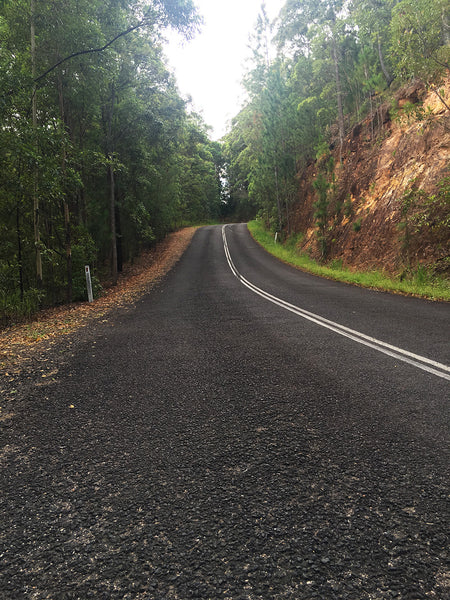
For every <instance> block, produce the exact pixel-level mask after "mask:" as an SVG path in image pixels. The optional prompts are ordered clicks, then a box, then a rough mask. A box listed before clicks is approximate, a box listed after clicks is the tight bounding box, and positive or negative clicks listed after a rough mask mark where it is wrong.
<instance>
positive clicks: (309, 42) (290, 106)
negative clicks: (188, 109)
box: [224, 0, 450, 241]
mask: <svg viewBox="0 0 450 600" xmlns="http://www.w3.org/2000/svg"><path fill="white" fill-rule="evenodd" d="M271 41H273V42H274V43H275V44H276V46H277V50H278V51H277V53H276V55H275V56H273V53H272V54H271V52H270V49H271V48H270V42H271ZM252 51H253V60H252V67H251V68H250V69H249V71H248V73H247V76H246V79H245V86H246V89H247V93H248V101H247V103H246V104H245V106H244V107H243V108H242V110H241V111H240V113H239V114H238V115H237V116H236V117H235V118H234V120H233V123H232V127H231V131H230V132H229V133H228V134H227V136H226V138H225V140H224V152H225V156H226V162H227V172H228V179H229V186H230V200H229V202H230V205H231V206H233V208H234V210H235V211H236V214H237V215H238V216H239V218H241V219H248V218H252V217H253V216H254V215H255V214H256V213H258V214H259V215H260V216H261V217H262V218H263V219H264V221H265V223H266V224H267V226H268V227H269V228H271V229H272V230H273V231H281V230H282V229H286V230H287V231H288V232H289V231H290V213H291V208H292V206H293V204H294V201H295V200H296V197H297V185H298V184H297V179H296V176H297V175H298V173H299V171H301V170H302V169H303V168H304V167H305V166H306V165H307V164H309V163H310V161H315V160H317V161H319V162H320V164H321V165H322V171H323V174H322V176H321V177H320V178H319V179H318V181H317V182H316V184H315V186H316V192H317V197H318V201H317V204H316V207H315V210H316V213H315V220H316V224H317V226H318V230H319V234H318V235H319V237H320V235H321V234H320V231H321V228H322V230H323V228H324V227H325V225H326V215H325V212H324V211H325V209H326V203H327V189H328V188H329V187H330V186H333V185H334V183H333V181H332V172H333V165H332V164H330V162H329V161H330V160H332V156H331V152H330V150H331V149H338V150H339V149H342V146H343V142H344V138H345V136H346V135H347V134H348V132H349V131H350V130H351V129H352V127H353V126H354V125H355V124H356V123H358V122H360V121H361V120H362V119H363V118H365V117H366V116H368V115H370V114H372V115H375V114H376V112H377V109H378V108H379V107H380V106H381V104H382V102H386V101H387V100H388V99H389V97H390V96H391V97H392V92H393V90H395V89H396V88H398V87H399V86H401V85H403V84H405V83H406V82H408V81H410V80H412V79H420V80H422V81H423V83H424V84H425V85H426V86H428V87H429V88H430V89H431V90H434V92H435V93H436V95H437V96H438V97H439V98H440V101H441V102H442V105H443V107H444V106H445V107H446V108H449V107H448V106H447V104H446V101H445V98H444V97H443V96H442V94H440V87H439V84H440V82H441V81H442V80H443V78H444V77H448V76H449V74H450V4H449V3H448V0H286V2H285V4H284V6H283V8H282V10H281V11H280V14H279V16H278V18H277V19H276V20H275V21H274V22H270V21H269V19H268V17H267V13H266V10H265V7H264V3H263V5H262V9H261V13H260V16H259V19H258V23H257V27H256V29H255V33H254V36H253V39H252ZM338 155H339V152H338ZM326 188H327V189H326ZM319 241H320V240H319Z"/></svg>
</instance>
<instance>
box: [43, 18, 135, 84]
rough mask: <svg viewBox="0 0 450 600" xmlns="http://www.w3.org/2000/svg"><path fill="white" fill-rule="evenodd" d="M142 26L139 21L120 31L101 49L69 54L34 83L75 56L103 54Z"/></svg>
mask: <svg viewBox="0 0 450 600" xmlns="http://www.w3.org/2000/svg"><path fill="white" fill-rule="evenodd" d="M144 24H145V21H141V22H140V23H139V24H138V25H134V26H133V27H129V28H128V29H126V30H125V31H122V32H121V33H119V34H118V35H116V36H115V37H114V38H113V39H112V40H110V41H109V42H108V43H107V44H105V45H104V46H102V47H101V48H91V49H90V50H80V51H79V52H74V53H73V54H69V56H66V57H64V58H62V59H61V60H59V61H58V62H57V63H55V64H54V65H52V66H51V67H50V68H49V69H47V70H46V71H45V73H42V75H39V77H36V79H34V83H39V81H41V80H42V79H44V77H47V75H49V74H50V73H51V72H52V71H54V70H55V69H56V68H57V67H59V66H60V65H62V64H63V63H65V62H67V61H68V60H71V59H72V58H76V57H77V56H83V55H84V54H94V53H96V52H103V51H104V50H106V49H107V48H109V46H111V45H112V44H114V42H116V41H117V40H118V39H119V38H121V37H123V36H124V35H127V34H129V33H131V32H132V31H135V30H136V29H139V28H140V27H142V26H143V25H144Z"/></svg>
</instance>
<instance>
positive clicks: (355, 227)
mask: <svg viewBox="0 0 450 600" xmlns="http://www.w3.org/2000/svg"><path fill="white" fill-rule="evenodd" d="M361 225H362V218H359V219H356V221H355V222H354V223H353V224H352V227H353V231H354V232H355V233H358V232H359V231H361Z"/></svg>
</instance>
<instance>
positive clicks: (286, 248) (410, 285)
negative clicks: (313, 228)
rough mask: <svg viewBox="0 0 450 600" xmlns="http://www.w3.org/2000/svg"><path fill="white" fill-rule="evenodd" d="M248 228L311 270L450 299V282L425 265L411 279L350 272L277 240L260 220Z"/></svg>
mask: <svg viewBox="0 0 450 600" xmlns="http://www.w3.org/2000/svg"><path fill="white" fill-rule="evenodd" d="M248 229H249V231H250V233H251V235H252V236H253V238H254V239H255V240H256V241H257V242H258V243H259V244H260V245H261V246H262V247H263V248H264V249H265V250H267V252H269V253H270V254H273V256H276V257H277V258H279V259H280V260H282V261H283V262H285V263H287V264H290V265H292V266H294V267H297V268H298V269H301V270H303V271H307V272H308V273H313V274H314V275H319V276H320V277H326V278H327V279H334V280H336V281H342V282H344V283H351V284H353V285H358V286H361V287H367V288H371V289H377V290H383V291H387V292H392V293H396V294H406V295H408V296H418V297H421V298H428V299H430V300H445V301H450V282H449V281H448V280H446V279H444V278H439V277H436V276H433V275H430V274H429V273H428V272H427V271H426V269H424V268H419V269H418V270H417V272H416V273H415V274H412V275H411V277H410V278H405V279H403V280H401V279H400V278H399V277H398V278H395V277H392V276H388V275H386V274H385V273H383V272H381V271H350V270H349V269H346V268H345V267H342V266H341V265H340V264H339V262H336V261H335V262H334V263H331V264H328V265H322V264H319V263H317V262H315V261H314V260H312V259H311V258H310V257H309V256H307V255H306V254H299V253H298V252H297V250H296V247H295V240H292V239H291V240H287V241H286V242H285V244H281V243H275V240H274V237H273V236H272V234H271V233H270V232H269V231H267V230H266V229H265V228H264V226H263V224H262V223H261V222H260V221H251V222H250V223H248Z"/></svg>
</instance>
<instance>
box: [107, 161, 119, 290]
mask: <svg viewBox="0 0 450 600" xmlns="http://www.w3.org/2000/svg"><path fill="white" fill-rule="evenodd" d="M111 160H112V156H111ZM108 176H109V229H110V235H111V277H112V284H113V285H116V284H117V279H118V268H117V234H116V184H115V178H114V167H113V165H112V163H110V164H109V166H108Z"/></svg>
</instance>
